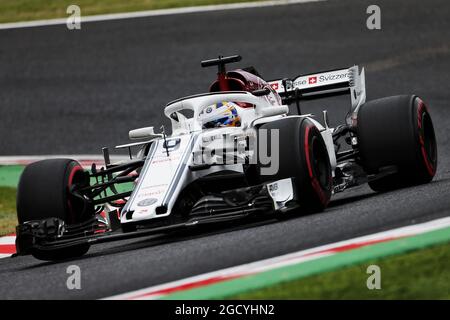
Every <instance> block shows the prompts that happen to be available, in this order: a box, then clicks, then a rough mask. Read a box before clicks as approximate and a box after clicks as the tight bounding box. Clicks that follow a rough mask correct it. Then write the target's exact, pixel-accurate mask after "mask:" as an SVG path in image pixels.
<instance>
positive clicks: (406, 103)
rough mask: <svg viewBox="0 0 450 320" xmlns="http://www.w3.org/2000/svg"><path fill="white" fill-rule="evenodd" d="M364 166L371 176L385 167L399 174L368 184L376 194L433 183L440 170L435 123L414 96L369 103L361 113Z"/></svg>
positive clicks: (359, 114)
mask: <svg viewBox="0 0 450 320" xmlns="http://www.w3.org/2000/svg"><path fill="white" fill-rule="evenodd" d="M357 135H358V143H359V151H360V156H361V163H362V166H363V167H364V169H365V170H366V172H367V173H369V174H375V175H376V174H377V173H380V172H381V171H382V169H383V167H395V168H396V171H397V172H396V173H395V174H392V175H388V176H385V177H382V178H380V179H377V180H373V181H370V182H369V186H370V187H371V188H372V189H373V190H374V191H380V192H383V191H389V190H394V189H398V188H402V187H409V186H414V185H418V184H423V183H428V182H430V181H431V180H432V179H433V177H434V175H435V173H436V168H437V144H436V137H435V133H434V127H433V122H432V121H431V116H430V114H429V112H428V109H427V107H426V105H425V103H424V102H423V101H422V100H421V99H420V98H419V97H417V96H414V95H411V96H409V95H401V96H393V97H387V98H383V99H378V100H374V101H369V102H367V103H365V104H364V105H362V106H361V109H360V110H359V112H358V127H357Z"/></svg>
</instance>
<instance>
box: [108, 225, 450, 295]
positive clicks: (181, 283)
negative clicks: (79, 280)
mask: <svg viewBox="0 0 450 320" xmlns="http://www.w3.org/2000/svg"><path fill="white" fill-rule="evenodd" d="M449 226H450V217H446V218H441V219H437V220H432V221H428V222H425V223H421V224H416V225H412V226H407V227H401V228H397V229H392V230H388V231H383V232H378V233H375V234H371V235H367V236H363V237H358V238H354V239H350V240H345V241H339V242H336V243H332V244H328V245H324V246H320V247H316V248H312V249H307V250H302V251H298V252H294V253H290V254H286V255H282V256H278V257H275V258H270V259H265V260H261V261H256V262H252V263H248V264H243V265H240V266H235V267H231V268H226V269H222V270H217V271H213V272H209V273H206V274H201V275H198V276H193V277H189V278H186V279H181V280H177V281H173V282H169V283H165V284H160V285H156V286H151V287H148V288H145V289H140V290H136V291H132V292H127V293H123V294H119V295H116V296H112V297H108V298H105V299H108V300H110V299H112V300H123V299H126V300H128V299H130V300H141V299H157V298H159V297H161V296H164V295H166V293H163V294H162V293H161V292H164V291H167V290H173V291H178V290H177V289H176V288H180V287H181V288H183V287H185V286H189V285H193V284H196V283H202V282H208V281H214V279H223V280H226V279H233V278H238V277H243V276H246V275H250V274H255V273H259V272H263V271H267V270H271V269H275V268H279V267H283V266H287V265H292V264H299V263H303V262H306V261H310V260H314V259H317V258H322V257H324V256H328V255H332V254H335V253H336V252H333V250H336V249H339V248H342V247H346V246H351V245H358V244H360V245H364V244H367V243H370V242H377V241H382V240H389V239H397V238H401V237H408V236H413V235H417V234H421V233H425V232H429V231H433V230H437V229H442V228H446V227H449ZM219 281H220V280H219ZM200 286H201V285H200ZM180 290H182V289H180Z"/></svg>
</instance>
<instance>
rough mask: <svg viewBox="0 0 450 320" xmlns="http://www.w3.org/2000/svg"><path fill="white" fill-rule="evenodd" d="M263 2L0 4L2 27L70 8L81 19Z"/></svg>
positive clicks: (34, 0) (40, 0) (52, 0)
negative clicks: (75, 9)
mask: <svg viewBox="0 0 450 320" xmlns="http://www.w3.org/2000/svg"><path fill="white" fill-rule="evenodd" d="M250 1H261V0H126V1H124V0H76V1H74V0H0V23H5V22H15V21H28V20H39V19H51V18H65V17H67V16H68V15H67V14H66V9H67V7H68V6H69V5H71V4H76V5H78V6H79V7H80V8H81V14H82V15H94V14H104V13H117V12H130V11H141V10H152V9H166V8H177V7H188V6H200V5H209V4H225V3H236V2H250Z"/></svg>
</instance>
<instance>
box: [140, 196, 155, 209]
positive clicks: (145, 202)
mask: <svg viewBox="0 0 450 320" xmlns="http://www.w3.org/2000/svg"><path fill="white" fill-rule="evenodd" d="M156 201H158V199H155V198H147V199H144V200H141V201H139V202H138V204H137V205H138V206H139V207H148V206H151V205H152V204H154V203H156Z"/></svg>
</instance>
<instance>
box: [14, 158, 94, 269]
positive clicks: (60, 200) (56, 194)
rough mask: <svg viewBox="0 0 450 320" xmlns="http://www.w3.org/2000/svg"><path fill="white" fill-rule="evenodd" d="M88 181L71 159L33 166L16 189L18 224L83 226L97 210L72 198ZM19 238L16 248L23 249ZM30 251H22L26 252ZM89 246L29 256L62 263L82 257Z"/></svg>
mask: <svg viewBox="0 0 450 320" xmlns="http://www.w3.org/2000/svg"><path fill="white" fill-rule="evenodd" d="M88 184H89V177H88V176H87V175H86V174H85V172H84V170H83V168H82V167H81V165H80V164H79V163H78V162H77V161H75V160H71V159H50V160H42V161H38V162H34V163H32V164H30V165H28V166H27V167H26V168H25V170H24V171H23V173H22V175H21V177H20V181H19V186H18V189H17V218H18V221H19V224H22V223H24V222H27V221H32V220H44V219H47V218H58V219H61V220H63V221H64V222H65V223H66V224H75V223H80V222H82V221H84V220H86V219H88V218H90V217H91V216H92V215H93V214H94V208H93V207H92V208H91V207H90V206H89V205H87V204H86V203H85V202H84V201H82V200H80V199H79V198H77V197H75V196H74V195H72V194H71V192H70V191H71V189H72V188H73V187H74V186H75V185H76V186H87V185H88ZM24 242H26V241H22V239H20V236H18V237H17V239H16V246H18V247H19V246H21V245H22V243H24ZM27 249H28V248H20V251H26V250H27ZM88 250H89V245H86V244H82V245H76V246H73V247H69V248H64V249H52V250H39V249H36V248H33V247H32V248H31V251H30V253H31V254H32V255H33V256H34V257H35V258H37V259H40V260H61V259H68V258H74V257H78V256H81V255H83V254H84V253H86V252H87V251H88Z"/></svg>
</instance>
